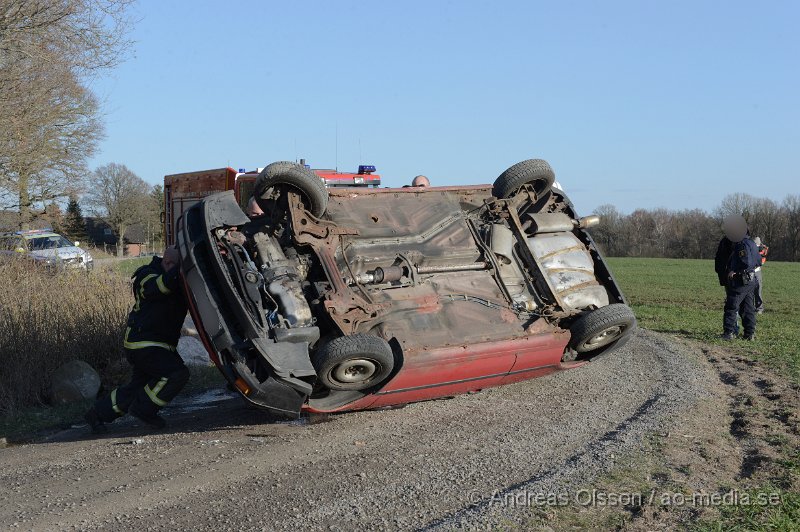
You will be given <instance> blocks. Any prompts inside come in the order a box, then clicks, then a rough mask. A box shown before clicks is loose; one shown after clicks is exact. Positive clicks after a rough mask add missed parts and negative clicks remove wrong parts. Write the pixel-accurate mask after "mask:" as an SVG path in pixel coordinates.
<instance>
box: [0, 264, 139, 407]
mask: <svg viewBox="0 0 800 532" xmlns="http://www.w3.org/2000/svg"><path fill="white" fill-rule="evenodd" d="M0 293H2V294H3V297H2V304H0V360H2V364H0V415H8V414H11V413H14V412H16V411H18V410H20V409H22V408H25V407H30V406H34V405H41V404H43V403H47V401H48V390H47V388H48V384H49V383H48V376H49V375H50V374H51V373H52V372H53V370H55V369H56V368H58V367H59V366H60V365H62V364H64V363H65V362H67V361H69V360H74V359H81V360H84V361H86V362H88V363H89V364H90V365H92V367H94V368H96V369H97V370H98V371H99V372H100V374H101V376H103V377H105V378H111V377H113V375H112V374H113V372H114V368H115V367H118V366H119V365H120V364H119V362H120V360H122V356H123V354H122V333H123V325H124V323H125V318H126V315H127V312H128V309H129V307H130V287H129V283H128V282H127V279H125V278H124V277H122V276H120V275H118V274H109V273H108V272H104V271H96V272H90V273H88V274H87V273H86V272H79V271H67V272H60V273H56V274H54V273H51V272H48V271H46V270H44V269H40V268H36V267H34V266H33V265H32V264H31V263H30V262H28V261H26V260H24V259H19V260H4V261H0Z"/></svg>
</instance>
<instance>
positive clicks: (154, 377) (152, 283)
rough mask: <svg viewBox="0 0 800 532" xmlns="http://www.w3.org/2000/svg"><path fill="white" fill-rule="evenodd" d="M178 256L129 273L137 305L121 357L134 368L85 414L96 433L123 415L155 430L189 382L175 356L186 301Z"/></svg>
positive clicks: (172, 252)
mask: <svg viewBox="0 0 800 532" xmlns="http://www.w3.org/2000/svg"><path fill="white" fill-rule="evenodd" d="M178 262H179V255H178V251H177V250H176V249H175V248H174V247H171V248H167V249H166V250H165V251H164V258H163V259H162V258H160V257H153V260H152V261H151V262H150V263H149V264H146V265H145V266H142V267H141V268H139V269H138V270H136V272H135V273H134V274H133V277H132V279H133V295H134V298H135V300H136V301H135V303H134V305H133V309H132V310H131V312H130V314H129V315H128V323H127V328H126V329H125V341H124V347H125V358H127V359H128V362H129V363H130V364H131V366H133V376H132V377H131V381H130V382H129V383H128V384H126V385H124V386H121V387H119V388H116V389H115V390H114V391H112V392H111V394H109V395H107V396H105V397H102V398H100V399H98V400H97V401H96V402H95V404H94V406H93V407H92V408H91V409H89V411H88V412H87V413H86V415H85V419H86V421H87V422H88V423H89V426H90V427H91V429H92V432H94V433H101V432H105V431H106V427H105V425H104V424H105V423H110V422H112V421H114V420H115V419H116V418H118V417H121V416H123V415H125V414H126V413H128V414H131V415H132V416H134V417H136V418H138V419H140V420H141V421H143V422H145V423H147V424H148V425H150V426H152V427H155V428H159V429H160V428H164V426H165V425H166V422H165V421H164V418H162V417H161V416H159V415H158V411H159V410H160V409H161V408H162V407H164V406H165V405H166V404H167V403H169V402H170V401H171V400H172V399H173V398H174V397H175V396H176V395H178V393H179V392H180V391H181V389H182V388H183V387H184V385H185V384H186V382H187V381H188V380H189V370H188V369H187V368H186V366H185V365H184V363H183V360H182V359H181V357H180V356H179V355H178V352H177V345H178V339H179V338H180V334H181V326H182V325H183V321H184V319H185V318H186V310H187V306H186V298H185V296H184V293H183V290H182V289H181V286H180V277H179V267H178Z"/></svg>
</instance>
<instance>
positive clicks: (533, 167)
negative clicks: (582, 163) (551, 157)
mask: <svg viewBox="0 0 800 532" xmlns="http://www.w3.org/2000/svg"><path fill="white" fill-rule="evenodd" d="M555 179H556V174H555V172H553V169H552V168H550V165H549V164H548V163H547V161H545V160H542V159H528V160H526V161H522V162H519V163H517V164H515V165H514V166H512V167H510V168H509V169H508V170H506V171H505V172H503V173H502V174H500V176H499V177H498V178H497V179H495V181H494V185H493V187H492V194H493V195H494V197H496V198H500V199H507V198H510V197H511V196H513V195H514V194H516V193H517V191H518V190H519V189H520V187H522V186H523V185H528V184H530V185H532V186H533V189H534V190H535V191H536V196H537V197H542V195H544V194H545V193H546V192H547V191H549V190H550V188H552V186H553V182H554V181H555Z"/></svg>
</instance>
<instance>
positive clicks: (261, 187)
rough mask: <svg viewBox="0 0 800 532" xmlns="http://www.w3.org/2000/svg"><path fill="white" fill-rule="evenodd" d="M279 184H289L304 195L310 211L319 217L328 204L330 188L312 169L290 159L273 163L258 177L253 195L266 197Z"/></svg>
mask: <svg viewBox="0 0 800 532" xmlns="http://www.w3.org/2000/svg"><path fill="white" fill-rule="evenodd" d="M277 185H289V186H291V187H293V188H295V189H297V190H298V191H299V192H300V193H301V194H302V195H303V200H304V201H305V203H306V207H307V208H308V210H309V212H311V214H313V215H314V216H316V217H317V218H319V217H320V216H322V215H323V214H325V209H326V208H327V206H328V189H326V188H325V183H323V182H322V179H320V177H319V176H318V175H317V174H315V173H314V172H313V171H312V170H311V169H309V168H306V167H305V166H303V165H301V164H296V163H291V162H288V161H279V162H276V163H272V164H270V165H268V166H267V167H266V168H264V169H263V170H262V171H261V173H260V174H258V177H257V178H256V182H255V185H254V187H253V195H254V196H256V197H257V198H264V196H265V195H266V194H267V192H268V190H269V189H271V188H273V187H275V186H277Z"/></svg>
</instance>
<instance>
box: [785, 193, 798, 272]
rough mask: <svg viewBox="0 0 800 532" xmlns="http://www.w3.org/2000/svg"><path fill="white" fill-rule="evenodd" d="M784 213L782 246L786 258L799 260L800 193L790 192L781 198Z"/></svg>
mask: <svg viewBox="0 0 800 532" xmlns="http://www.w3.org/2000/svg"><path fill="white" fill-rule="evenodd" d="M782 210H783V211H784V213H785V216H786V218H785V225H784V228H785V236H784V239H783V241H784V246H785V248H786V253H785V255H786V258H787V259H788V260H800V195H797V194H790V195H788V196H786V198H785V199H784V200H783V206H782Z"/></svg>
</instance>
